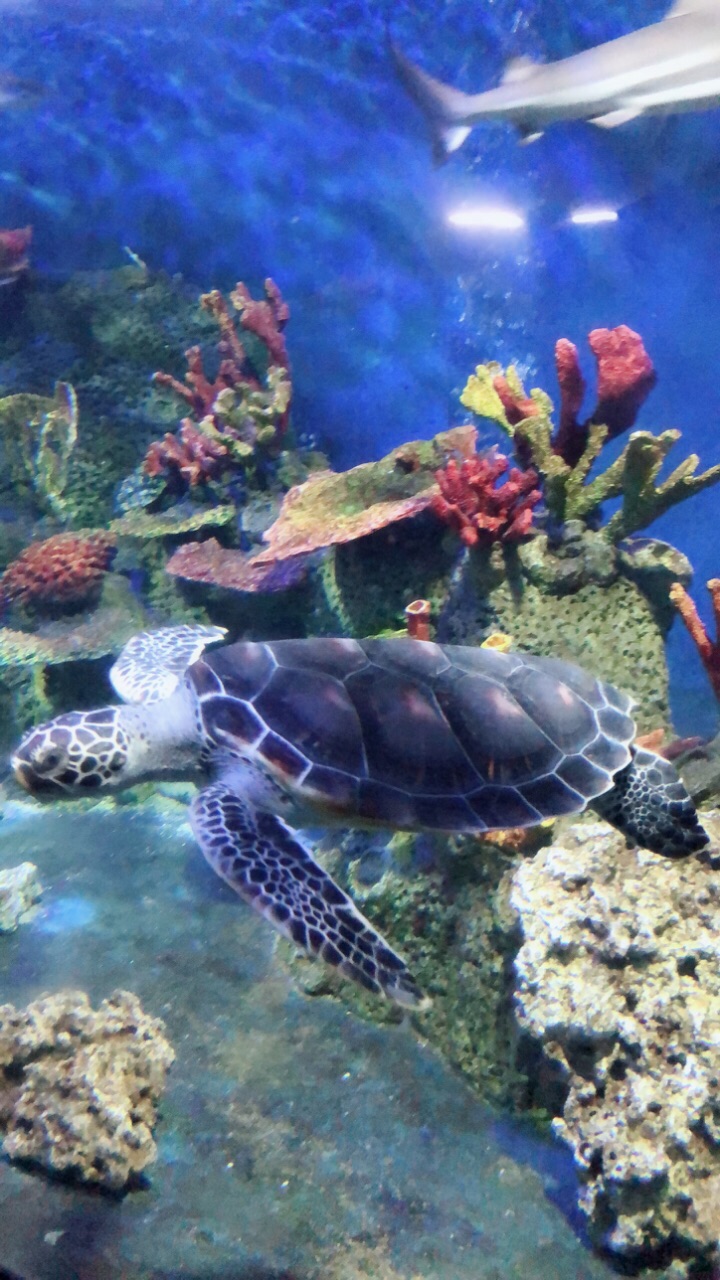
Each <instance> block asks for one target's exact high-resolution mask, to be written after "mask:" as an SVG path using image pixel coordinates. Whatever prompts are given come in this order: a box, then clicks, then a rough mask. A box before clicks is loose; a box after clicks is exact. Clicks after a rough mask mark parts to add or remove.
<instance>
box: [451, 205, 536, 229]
mask: <svg viewBox="0 0 720 1280" xmlns="http://www.w3.org/2000/svg"><path fill="white" fill-rule="evenodd" d="M447 220H448V222H449V223H450V225H451V226H453V227H462V228H463V229H464V230H467V231H522V229H523V227H524V226H525V219H524V218H523V217H522V215H521V214H519V213H515V211H514V210H513V209H503V208H502V207H501V206H499V205H489V204H474V205H469V206H466V207H464V208H462V209H453V211H452V213H449V214H448V217H447Z"/></svg>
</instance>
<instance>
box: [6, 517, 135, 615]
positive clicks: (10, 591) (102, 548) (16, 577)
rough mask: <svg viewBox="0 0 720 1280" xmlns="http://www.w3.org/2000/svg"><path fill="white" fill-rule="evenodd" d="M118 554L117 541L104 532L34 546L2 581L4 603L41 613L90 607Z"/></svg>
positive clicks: (71, 535)
mask: <svg viewBox="0 0 720 1280" xmlns="http://www.w3.org/2000/svg"><path fill="white" fill-rule="evenodd" d="M114 552H115V539H114V537H113V536H112V534H109V533H105V532H103V531H102V530H101V531H98V532H97V533H89V534H82V533H58V534H55V535H54V536H53V537H52V538H46V539H45V540H44V541H43V542H33V543H31V544H30V546H29V547H26V548H25V550H24V551H22V552H21V553H20V555H19V556H18V558H17V560H13V562H12V564H11V565H9V567H8V568H7V569H6V570H5V573H4V574H3V576H2V578H1V579H0V591H1V592H2V597H3V600H4V601H5V602H6V603H10V602H19V603H21V604H24V605H28V606H30V607H31V608H33V609H38V610H40V611H42V610H43V609H47V608H50V609H52V608H53V607H57V606H61V607H62V606H66V605H81V604H87V603H89V602H91V601H92V600H93V599H94V598H95V597H96V596H97V593H98V591H99V589H100V586H101V583H102V578H103V574H104V573H105V572H106V570H107V569H108V568H109V567H110V563H111V560H112V557H113V555H114Z"/></svg>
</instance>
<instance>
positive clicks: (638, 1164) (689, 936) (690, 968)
mask: <svg viewBox="0 0 720 1280" xmlns="http://www.w3.org/2000/svg"><path fill="white" fill-rule="evenodd" d="M703 822H704V823H705V825H706V826H707V829H708V831H709V833H710V835H711V837H712V840H713V846H712V847H713V849H714V852H711V853H710V855H709V856H707V857H703V858H688V859H686V860H684V861H681V862H677V863H675V862H673V863H668V862H667V861H664V860H663V859H662V858H660V857H658V856H656V855H654V854H650V853H647V852H645V851H643V850H637V849H633V850H631V849H628V848H626V846H625V843H624V841H623V839H622V837H620V836H619V835H618V834H617V833H615V832H613V831H611V830H610V829H609V828H608V827H607V826H605V825H604V824H602V823H584V824H576V825H574V826H572V827H570V828H569V829H568V830H566V831H565V832H564V833H563V835H562V836H561V837H559V838H558V839H557V841H556V842H555V843H553V844H552V845H550V847H549V848H546V849H544V850H542V851H541V852H540V853H539V854H538V855H537V856H536V857H535V858H534V859H533V860H532V861H531V862H523V863H522V864H521V865H520V866H518V868H517V870H516V871H515V874H514V878H513V885H512V892H511V903H512V906H513V908H514V909H515V911H516V912H517V914H518V918H519V920H520V925H521V928H522V934H523V941H522V946H521V948H520V950H519V952H518V955H517V957H516V960H515V969H516V975H517V985H516V1006H517V1017H518V1021H519V1024H520V1027H521V1028H522V1030H523V1032H524V1033H525V1034H526V1035H527V1036H528V1037H530V1039H531V1041H532V1043H533V1044H534V1045H535V1046H537V1047H538V1048H540V1049H541V1050H542V1055H543V1057H544V1060H545V1062H546V1064H548V1066H547V1068H546V1070H545V1071H544V1072H543V1071H542V1070H541V1071H539V1072H537V1073H536V1077H535V1078H536V1080H537V1081H538V1082H539V1083H541V1082H542V1081H543V1080H544V1081H545V1082H546V1084H549V1085H551V1087H552V1092H553V1093H554V1096H555V1097H557V1091H558V1090H560V1091H561V1092H562V1094H563V1096H564V1101H563V1103H562V1110H561V1114H560V1115H559V1117H558V1118H557V1119H556V1120H555V1122H554V1128H555V1131H556V1132H557V1133H558V1134H559V1135H560V1137H562V1138H563V1139H564V1140H565V1141H566V1142H567V1143H568V1144H569V1145H570V1147H571V1149H572V1151H573V1153H574V1156H575V1160H576V1163H577V1166H578V1170H579V1173H580V1179H581V1190H580V1204H581V1207H582V1209H583V1210H584V1212H585V1214H586V1215H587V1218H588V1225H589V1229H590V1231H591V1234H592V1236H593V1238H594V1240H595V1241H596V1242H597V1243H598V1244H600V1245H602V1246H603V1247H604V1248H607V1249H610V1250H612V1251H614V1252H616V1253H618V1254H622V1255H625V1256H627V1257H630V1258H631V1259H632V1258H639V1257H642V1256H643V1255H645V1256H647V1254H648V1253H656V1254H658V1255H659V1254H660V1253H661V1251H665V1253H667V1251H668V1250H676V1251H677V1252H678V1253H680V1254H681V1255H683V1256H687V1254H688V1253H690V1254H694V1255H700V1256H701V1257H703V1258H705V1259H706V1260H709V1259H715V1261H717V1258H718V1246H719V1244H720V1095H719V1094H718V1080H719V1078H720V1041H719V1040H718V1034H717V1028H718V1025H720V957H719V955H718V948H717V937H718V930H719V929H720V889H719V888H718V882H717V867H716V863H717V842H718V839H719V838H720V814H718V813H717V812H715V813H713V814H709V815H708V814H706V815H703ZM540 1100H542V1099H540Z"/></svg>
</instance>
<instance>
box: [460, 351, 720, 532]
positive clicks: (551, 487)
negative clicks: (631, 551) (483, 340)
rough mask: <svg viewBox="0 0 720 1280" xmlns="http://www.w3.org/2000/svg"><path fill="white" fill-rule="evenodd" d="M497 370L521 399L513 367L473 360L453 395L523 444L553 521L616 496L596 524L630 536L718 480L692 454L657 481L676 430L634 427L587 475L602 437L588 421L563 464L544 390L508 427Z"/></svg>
mask: <svg viewBox="0 0 720 1280" xmlns="http://www.w3.org/2000/svg"><path fill="white" fill-rule="evenodd" d="M499 376H504V377H505V379H506V380H507V382H508V385H509V387H510V389H511V391H512V392H513V395H514V396H516V397H517V398H518V399H519V400H521V401H522V400H525V398H526V397H525V391H524V388H523V385H522V382H521V381H520V378H519V377H518V375H517V371H516V370H515V369H514V368H513V367H512V366H511V367H510V368H509V369H508V370H507V371H506V372H505V374H504V375H503V371H502V369H501V367H500V365H498V364H494V363H491V364H487V365H478V367H477V369H476V370H475V373H474V374H473V375H471V377H470V378H469V379H468V382H467V385H466V387H465V389H464V391H463V393H462V395H461V397H460V400H461V402H462V404H464V405H465V406H466V407H467V408H469V409H472V411H473V412H474V413H477V414H479V415H481V416H482V417H487V418H490V419H491V420H492V421H493V422H495V423H496V424H497V425H498V426H499V427H501V429H502V430H503V431H505V432H506V434H507V435H509V436H510V437H511V438H512V440H513V442H514V443H515V446H516V449H517V446H518V444H520V445H521V446H522V445H524V446H525V451H526V452H527V453H528V454H529V456H530V459H531V461H532V464H533V466H534V467H535V468H536V470H537V471H538V472H539V473H540V475H541V476H542V477H543V480H544V494H545V501H546V503H547V508H548V511H549V512H550V514H551V515H552V516H553V517H555V519H557V520H561V521H563V520H586V519H587V517H588V516H589V515H590V513H591V512H592V511H594V510H595V509H596V508H597V507H599V506H600V505H601V504H602V503H603V502H607V501H609V500H610V499H613V498H622V508H621V510H620V511H618V512H616V513H615V515H613V516H612V517H611V519H610V520H609V521H608V523H607V525H605V527H604V529H603V534H604V536H605V537H606V538H607V539H608V541H610V542H613V543H618V542H620V541H621V540H622V539H623V538H626V537H627V536H628V535H629V534H631V533H636V532H637V531H638V530H639V529H646V528H647V527H648V525H650V524H652V522H653V521H654V520H657V518H658V516H661V515H663V514H664V513H665V512H666V511H668V510H669V509H670V508H671V507H674V506H675V505H676V504H677V503H678V502H683V501H684V500H685V498H689V497H691V496H692V495H693V494H695V493H699V492H700V491H701V490H702V489H707V488H708V487H709V486H710V485H713V484H717V483H718V482H719V481H720V464H718V465H717V466H714V467H710V468H709V470H707V471H702V472H700V474H699V475H697V474H696V471H697V467H698V464H699V458H698V456H697V454H691V455H690V457H689V458H686V459H685V460H684V462H681V463H680V465H679V466H678V467H676V468H675V470H674V471H673V472H672V473H671V475H669V476H668V477H667V478H666V479H665V480H663V481H661V482H660V483H659V484H656V481H657V478H658V474H659V472H660V468H661V467H662V464H663V462H664V460H665V458H666V456H667V454H668V453H669V451H670V449H671V448H672V446H673V445H674V444H675V443H676V442H677V441H678V440H679V439H680V432H679V431H663V432H661V433H660V435H657V436H655V435H653V434H652V433H651V432H649V431H634V432H633V433H632V434H631V435H630V437H629V439H628V442H627V444H626V445H625V448H624V449H623V451H622V453H621V454H620V457H619V458H617V459H616V461H615V462H613V463H611V465H610V466H609V467H608V468H607V469H606V470H605V471H603V472H601V474H600V475H598V476H595V478H594V479H592V480H590V479H589V475H590V472H591V470H592V467H593V465H594V463H595V462H596V460H597V458H598V457H599V456H600V454H601V452H602V449H603V447H604V445H605V442H606V440H607V436H608V429H607V427H606V426H604V425H603V424H602V423H591V424H590V425H589V427H588V432H587V441H586V444H585V448H584V450H583V453H582V455H581V457H580V458H579V460H578V461H577V463H576V464H575V465H574V466H570V465H569V464H568V463H567V462H565V460H564V459H563V458H562V457H561V456H560V455H559V454H558V453H556V452H555V451H554V449H553V435H554V431H555V427H554V424H553V421H552V417H551V414H552V409H553V406H552V401H551V400H550V399H549V397H548V396H547V395H546V394H545V393H544V392H543V391H539V390H537V389H536V390H533V391H531V393H530V401H531V402H532V403H533V404H534V406H535V412H534V413H533V414H532V415H531V416H529V417H526V418H523V419H522V420H521V421H520V422H518V423H517V424H516V425H514V426H513V425H511V423H510V422H509V421H508V418H507V416H506V413H505V409H504V407H503V404H502V401H501V399H500V396H499V395H498V393H497V391H496V390H495V386H494V383H495V379H496V378H498V377H499Z"/></svg>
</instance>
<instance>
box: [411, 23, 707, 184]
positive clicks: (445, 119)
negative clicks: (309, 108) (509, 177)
mask: <svg viewBox="0 0 720 1280" xmlns="http://www.w3.org/2000/svg"><path fill="white" fill-rule="evenodd" d="M388 43H389V48H390V53H391V56H392V58H393V61H394V63H395V67H396V70H397V72H398V75H399V77H400V80H401V81H402V83H403V85H404V86H405V89H406V90H407V92H408V93H409V95H410V97H411V98H413V99H414V101H415V102H416V103H417V105H418V106H419V107H420V108H421V110H422V111H423V113H424V115H425V117H426V120H427V122H428V125H429V127H430V132H431V136H432V143H433V155H434V158H435V160H436V162H438V163H442V162H443V161H444V160H446V159H447V158H448V156H449V155H451V153H452V152H453V151H457V149H458V148H459V147H461V146H462V144H463V142H464V141H465V139H466V138H467V136H468V134H469V133H470V132H471V130H472V129H473V127H474V126H475V125H476V124H480V123H481V122H483V121H492V120H500V121H507V122H510V123H512V124H514V125H515V126H516V127H517V128H518V130H519V132H520V134H521V137H522V139H523V140H524V141H533V140H534V139H536V138H539V137H540V136H541V135H542V133H543V132H544V130H545V128H546V127H547V126H548V125H551V124H554V123H556V122H557V121H561V120H586V121H590V122H591V123H593V124H596V125H600V126H601V127H604V128H614V127H615V126H617V125H622V124H626V123H627V122H628V121H630V120H633V119H635V118H636V117H638V116H642V115H651V114H652V115H658V114H659V115H670V114H673V113H675V112H679V111H702V110H707V109H709V108H711V107H716V106H718V105H720V0H678V2H677V3H676V4H674V5H673V7H672V9H670V11H669V13H668V14H667V15H666V16H665V17H664V18H663V19H662V20H661V21H659V22H654V23H652V24H651V25H650V26H647V27H642V28H640V30H638V31H633V32H631V33H630V34H629V35H624V36H619V37H618V38H617V39H615V40H608V41H607V42H606V43H604V44H600V45H595V47H594V48H591V49H586V50H584V51H583V52H582V53H576V54H573V55H571V56H570V57H569V58H562V59H561V60H559V61H557V62H548V63H536V62H533V61H531V60H530V59H527V58H516V59H514V60H513V61H512V62H511V63H510V64H509V65H508V67H507V69H506V72H505V76H504V78H503V80H502V82H501V84H499V85H498V86H497V87H496V88H494V89H487V90H485V91H484V92H483V93H463V92H462V91H461V90H460V89H455V88H453V87H452V86H451V85H448V84H443V82H442V81H441V80H436V79H435V78H434V77H433V76H431V75H428V73H427V72H426V71H424V70H423V69H422V68H421V67H419V66H417V65H416V64H415V63H414V62H411V61H410V59H409V58H407V57H406V56H405V54H404V53H403V52H402V50H401V49H400V48H399V47H398V45H397V44H395V42H394V41H393V40H391V39H390V38H389V39H388Z"/></svg>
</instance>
